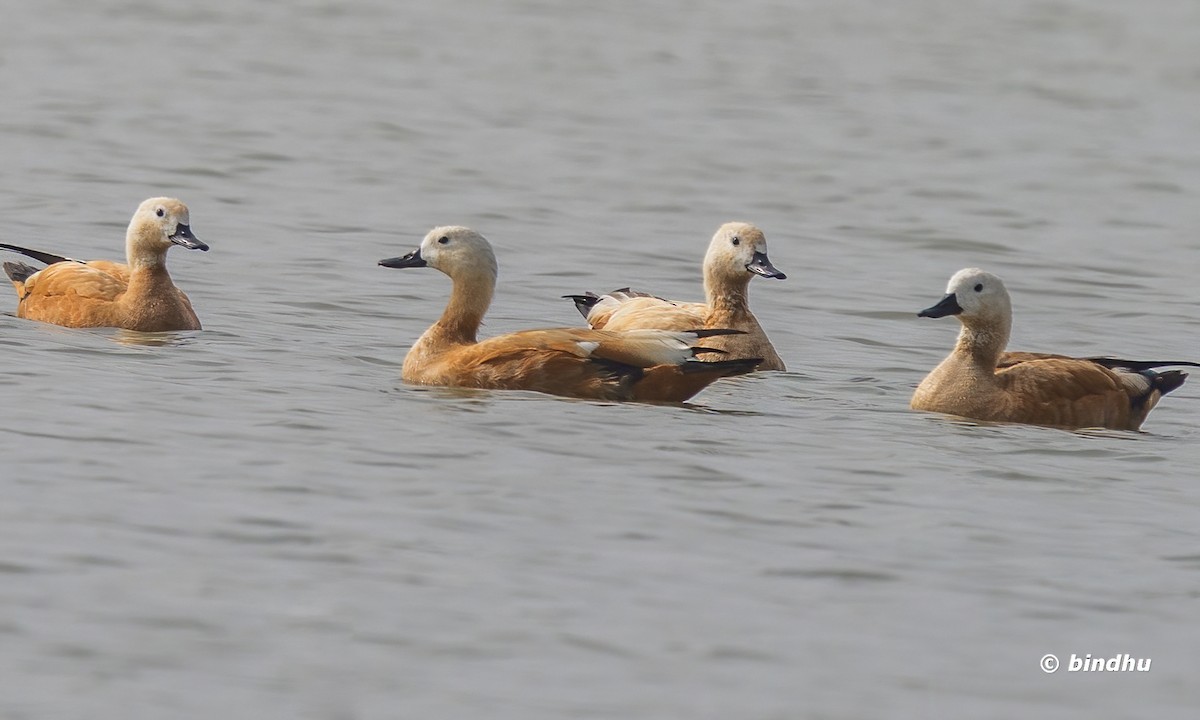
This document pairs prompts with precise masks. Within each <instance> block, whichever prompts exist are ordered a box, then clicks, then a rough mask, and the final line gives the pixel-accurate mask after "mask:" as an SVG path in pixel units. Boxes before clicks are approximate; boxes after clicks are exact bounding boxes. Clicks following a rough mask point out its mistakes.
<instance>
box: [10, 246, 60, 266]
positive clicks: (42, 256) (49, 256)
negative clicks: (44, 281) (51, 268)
mask: <svg viewBox="0 0 1200 720" xmlns="http://www.w3.org/2000/svg"><path fill="white" fill-rule="evenodd" d="M0 248H3V249H5V250H12V251H13V252H15V253H21V254H22V255H24V256H26V257H31V258H33V259H34V260H37V261H38V262H44V263H46V264H47V265H53V264H54V263H60V262H71V258H69V257H63V256H62V255H55V254H54V253H48V252H42V251H41V250H31V249H29V248H26V247H21V246H20V245H9V244H8V243H0Z"/></svg>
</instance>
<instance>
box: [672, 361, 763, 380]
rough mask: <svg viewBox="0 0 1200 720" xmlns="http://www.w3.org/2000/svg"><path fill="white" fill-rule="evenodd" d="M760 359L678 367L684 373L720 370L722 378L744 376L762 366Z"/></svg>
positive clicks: (688, 363) (689, 364) (698, 363)
mask: <svg viewBox="0 0 1200 720" xmlns="http://www.w3.org/2000/svg"><path fill="white" fill-rule="evenodd" d="M762 361H763V359H762V358H742V359H740V360H717V361H716V362H686V363H684V364H683V365H681V366H680V368H681V369H682V370H683V371H684V372H685V373H687V372H712V371H713V370H714V369H717V368H719V369H721V370H722V371H723V372H722V373H721V375H722V377H729V376H730V375H744V374H746V373H748V372H750V371H752V370H754V368H756V367H758V366H759V365H761V364H762Z"/></svg>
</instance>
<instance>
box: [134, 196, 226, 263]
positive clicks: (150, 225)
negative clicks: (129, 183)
mask: <svg viewBox="0 0 1200 720" xmlns="http://www.w3.org/2000/svg"><path fill="white" fill-rule="evenodd" d="M130 225H131V228H138V229H139V232H136V233H135V235H136V236H137V238H138V240H137V242H138V243H139V245H141V247H139V248H138V249H143V250H147V251H158V252H164V251H166V250H167V249H168V248H170V247H171V246H172V245H179V246H180V247H185V248H187V249H189V250H208V245H205V244H204V243H202V242H200V240H199V239H197V238H196V236H195V235H193V234H192V229H191V223H190V222H189V215H188V207H187V205H184V204H183V203H182V202H181V201H179V200H176V199H175V198H166V197H158V198H150V199H149V200H146V201H143V202H142V204H141V205H139V206H138V209H137V212H135V213H134V214H133V221H132V222H131V223H130Z"/></svg>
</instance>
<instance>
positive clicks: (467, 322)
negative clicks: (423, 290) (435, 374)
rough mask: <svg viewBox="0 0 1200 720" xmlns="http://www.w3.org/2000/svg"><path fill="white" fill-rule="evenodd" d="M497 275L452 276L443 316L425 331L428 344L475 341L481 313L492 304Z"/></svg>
mask: <svg viewBox="0 0 1200 720" xmlns="http://www.w3.org/2000/svg"><path fill="white" fill-rule="evenodd" d="M495 289H496V276H495V275H493V274H491V273H486V272H484V273H478V274H474V275H466V276H459V277H456V278H454V287H453V288H452V289H451V290H450V301H449V302H448V303H446V309H445V310H444V311H443V312H442V316H441V317H440V318H438V321H437V322H436V323H434V324H433V327H431V328H429V330H428V331H427V332H426V333H425V338H422V339H423V340H425V339H426V338H427V339H428V340H427V342H429V343H431V344H455V345H458V344H470V343H473V342H475V340H476V334H477V333H478V332H479V326H480V325H481V324H483V316H484V314H485V313H487V310H488V306H490V305H491V304H492V294H493V293H494V292H495Z"/></svg>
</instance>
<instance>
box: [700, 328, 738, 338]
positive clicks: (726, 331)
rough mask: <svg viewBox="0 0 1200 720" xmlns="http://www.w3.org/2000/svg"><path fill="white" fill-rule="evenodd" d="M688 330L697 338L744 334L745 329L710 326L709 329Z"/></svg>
mask: <svg viewBox="0 0 1200 720" xmlns="http://www.w3.org/2000/svg"><path fill="white" fill-rule="evenodd" d="M688 332H690V333H692V334H693V335H695V336H696V337H697V338H707V337H716V336H718V335H745V334H746V331H745V330H734V329H732V328H712V329H709V330H703V329H702V330H689V331H688Z"/></svg>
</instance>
